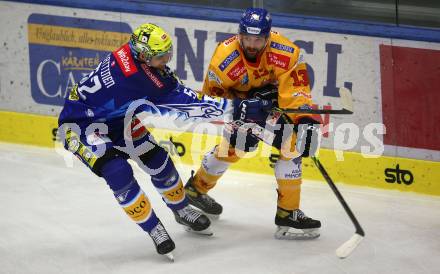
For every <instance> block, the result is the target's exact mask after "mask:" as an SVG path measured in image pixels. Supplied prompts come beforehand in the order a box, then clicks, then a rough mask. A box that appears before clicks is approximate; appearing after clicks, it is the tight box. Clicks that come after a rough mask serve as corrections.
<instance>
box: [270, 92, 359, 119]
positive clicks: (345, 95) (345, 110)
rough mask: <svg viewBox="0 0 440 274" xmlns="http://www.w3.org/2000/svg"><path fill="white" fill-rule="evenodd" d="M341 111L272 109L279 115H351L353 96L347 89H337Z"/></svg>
mask: <svg viewBox="0 0 440 274" xmlns="http://www.w3.org/2000/svg"><path fill="white" fill-rule="evenodd" d="M339 95H340V96H341V102H342V109H286V108H274V109H273V110H272V111H274V112H280V113H309V114H353V96H352V94H351V92H350V91H349V90H348V89H347V88H344V87H342V88H339Z"/></svg>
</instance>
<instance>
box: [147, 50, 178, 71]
mask: <svg viewBox="0 0 440 274" xmlns="http://www.w3.org/2000/svg"><path fill="white" fill-rule="evenodd" d="M172 56H173V52H172V51H168V52H167V53H165V54H162V55H158V56H154V57H152V58H151V61H150V63H149V65H150V66H152V67H154V68H158V69H165V65H166V64H167V63H168V62H169V61H171V57H172Z"/></svg>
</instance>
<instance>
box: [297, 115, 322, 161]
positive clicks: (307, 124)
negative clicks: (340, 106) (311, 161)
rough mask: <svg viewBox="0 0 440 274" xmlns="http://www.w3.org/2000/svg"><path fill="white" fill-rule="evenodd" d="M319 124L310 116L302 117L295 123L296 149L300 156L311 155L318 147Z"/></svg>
mask: <svg viewBox="0 0 440 274" xmlns="http://www.w3.org/2000/svg"><path fill="white" fill-rule="evenodd" d="M319 124H320V123H319V122H318V121H316V120H314V119H312V118H310V117H304V118H301V119H299V121H298V124H297V125H295V128H294V129H295V131H296V150H297V151H298V152H299V153H301V156H302V157H309V156H310V155H312V156H313V155H315V154H316V151H317V150H318V149H319Z"/></svg>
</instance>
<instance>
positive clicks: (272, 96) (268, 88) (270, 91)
mask: <svg viewBox="0 0 440 274" xmlns="http://www.w3.org/2000/svg"><path fill="white" fill-rule="evenodd" d="M248 94H249V98H258V99H264V100H269V101H271V102H272V104H275V103H276V102H278V87H277V86H275V85H272V84H268V85H265V86H262V87H259V88H252V89H250V90H249V93H248Z"/></svg>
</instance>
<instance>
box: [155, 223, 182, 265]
mask: <svg viewBox="0 0 440 274" xmlns="http://www.w3.org/2000/svg"><path fill="white" fill-rule="evenodd" d="M149 234H150V237H151V239H152V240H153V242H154V245H155V246H156V251H157V253H159V254H160V255H164V256H166V257H167V258H168V259H170V260H171V261H173V262H174V256H173V253H171V251H173V250H174V248H175V247H176V245H175V244H174V242H173V240H172V239H171V237H170V235H169V234H168V232H167V231H166V230H165V227H164V226H163V224H162V223H161V222H160V221H159V223H158V224H157V225H156V226H155V227H154V228H153V229H152V230H151V231H150V232H149Z"/></svg>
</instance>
